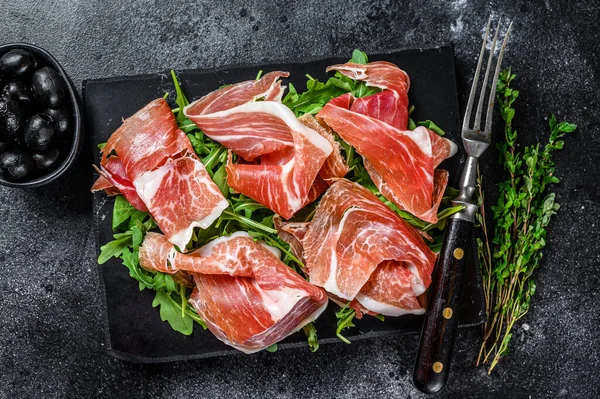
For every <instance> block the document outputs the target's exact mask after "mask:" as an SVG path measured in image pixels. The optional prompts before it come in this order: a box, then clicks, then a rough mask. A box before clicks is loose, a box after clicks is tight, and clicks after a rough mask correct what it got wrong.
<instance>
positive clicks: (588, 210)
mask: <svg viewBox="0 0 600 399" xmlns="http://www.w3.org/2000/svg"><path fill="white" fill-rule="evenodd" d="M110 3H112V5H109V3H107V2H102V1H98V0H93V1H92V0H89V1H82V0H71V1H48V2H43V3H41V2H36V1H32V0H20V1H8V0H2V1H1V2H0V8H1V9H2V12H1V13H0V32H1V36H0V37H1V39H0V40H2V42H16V41H26V42H31V43H34V44H37V45H40V46H42V47H44V48H46V49H48V50H49V51H50V52H51V53H53V54H54V55H55V56H56V58H57V59H58V60H59V61H61V62H62V64H63V66H64V68H65V69H66V70H67V71H68V72H69V73H70V75H71V78H72V79H73V81H74V82H75V84H76V85H77V86H78V87H80V86H81V81H82V80H83V79H86V78H97V77H108V76H115V75H133V74H138V73H149V72H156V71H163V70H165V69H168V68H174V69H182V68H198V67H199V68H210V67H220V66H225V65H228V64H236V63H253V64H260V63H262V62H266V61H281V60H289V61H302V59H303V58H304V57H309V56H310V57H313V56H323V57H327V56H346V55H347V54H349V53H350V51H351V50H352V49H353V48H356V47H358V48H361V49H363V50H365V51H367V52H378V51H385V50H391V49H398V48H419V47H433V46H437V45H442V44H445V43H447V42H450V41H452V42H454V44H455V48H456V63H457V68H458V73H459V76H461V77H462V79H461V81H460V82H459V90H460V93H461V100H462V104H464V103H465V102H466V97H467V93H468V84H469V83H470V77H471V75H472V70H473V67H474V64H475V62H476V57H477V47H478V45H479V42H480V40H481V34H482V27H483V25H484V24H485V19H486V17H487V15H488V14H490V13H491V14H492V15H494V16H500V15H501V16H504V17H507V18H510V19H512V20H514V27H513V28H514V30H513V36H512V39H511V42H510V44H509V46H508V52H507V55H506V59H505V65H506V66H508V65H511V66H512V68H513V71H514V72H515V73H517V75H518V80H517V81H516V84H517V85H518V86H519V88H520V91H521V97H520V98H519V100H518V103H517V112H518V115H517V117H516V120H515V125H516V127H517V128H518V130H519V131H520V132H521V136H522V138H523V141H522V142H523V143H524V144H527V143H531V142H534V141H537V140H543V139H544V138H545V137H546V118H547V116H548V115H549V114H550V112H555V113H557V114H558V115H559V118H562V117H564V118H568V119H569V120H570V121H572V122H575V123H577V124H578V125H579V129H578V131H577V133H576V134H574V135H573V136H572V137H570V138H568V139H567V143H566V147H565V150H564V151H563V152H561V153H560V154H558V155H557V156H556V162H557V163H558V170H557V175H558V176H559V177H560V178H561V179H562V180H563V182H562V183H561V184H559V185H557V186H556V187H554V188H553V190H554V191H555V192H556V194H557V201H558V202H559V203H561V205H562V208H561V210H560V213H559V214H558V216H556V217H555V219H554V221H553V222H552V225H551V226H550V229H549V238H548V247H547V248H546V250H545V251H544V255H545V257H544V260H543V262H542V266H541V268H540V270H539V271H538V272H537V273H536V276H535V279H536V281H537V284H538V292H537V294H536V296H535V298H534V299H533V305H532V308H531V310H530V312H529V314H528V315H526V316H525V317H524V319H523V320H522V322H521V323H519V325H518V326H517V327H516V328H515V333H514V338H513V340H514V345H513V347H512V350H511V353H510V354H509V355H508V356H507V357H506V358H505V359H504V360H503V361H502V363H501V364H500V366H499V367H498V369H497V370H496V371H495V372H494V373H493V374H492V375H491V376H488V375H487V374H486V371H485V370H484V369H483V368H476V367H474V360H475V357H476V354H477V349H478V339H479V333H478V331H477V330H468V331H462V332H461V334H460V336H459V340H458V343H457V348H456V353H455V357H454V364H453V367H452V375H451V377H450V381H449V384H448V387H447V389H446V390H445V391H444V393H443V394H442V395H440V396H445V397H456V398H466V397H474V398H475V397H511V398H521V397H523V398H528V397H535V398H538V397H568V398H576V397H577V398H591V397H598V396H599V395H600V392H599V387H600V379H599V378H598V373H597V370H598V368H599V367H600V359H599V346H598V338H597V330H598V328H599V327H600V319H599V314H600V305H599V298H598V291H599V289H598V284H599V278H598V265H599V264H600V255H599V254H598V242H599V241H600V234H599V233H598V231H599V224H600V211H599V210H598V206H599V205H600V196H599V194H598V192H599V191H598V188H599V187H598V175H599V174H598V172H599V170H598V169H599V167H598V164H599V161H600V159H599V156H598V149H599V148H600V129H599V128H598V122H599V121H598V119H599V118H598V111H599V110H600V104H599V100H598V95H597V93H598V91H599V90H600V85H599V81H598V74H600V69H599V68H598V62H599V61H598V59H599V58H598V57H597V54H596V51H595V48H596V46H597V43H598V42H599V41H600V37H599V35H598V33H597V32H598V29H597V26H596V23H595V18H594V17H593V16H594V15H597V14H598V8H599V2H598V1H588V2H577V1H573V2H562V1H555V2H551V1H549V0H546V1H536V2H529V1H523V0H517V1H491V2H481V1H480V2H468V1H466V0H454V1H441V0H439V1H432V2H428V3H427V4H424V3H422V2H410V1H403V2H395V1H385V2H384V1H375V0H370V1H369V0H367V1H361V2H343V1H330V0H319V1H312V0H309V1H305V2H298V3H294V2H265V1H252V0H245V1H237V0H236V1H227V2H214V4H213V3H211V2H194V4H193V3H192V2H189V4H186V2H182V1H180V2H177V3H175V2H152V4H150V3H149V2H145V1H141V0H135V1H131V2H110ZM168 3H169V4H168ZM195 3H197V4H195ZM590 17H591V18H590ZM496 156H497V154H495V153H494V154H492V153H490V154H489V157H488V158H487V160H486V162H485V165H484V173H485V175H486V176H488V180H489V181H494V179H497V178H499V175H498V173H497V172H495V157H496ZM90 163H91V161H90V155H89V154H87V153H86V154H83V155H82V157H81V159H80V161H79V162H78V164H77V165H76V166H75V167H74V168H73V170H71V171H70V172H69V173H68V174H67V175H66V176H65V177H63V178H62V179H61V180H59V181H58V182H56V183H54V184H52V185H50V186H49V187H44V188H39V189H34V190H26V191H24V190H16V189H8V188H4V187H0V221H1V222H0V264H1V265H2V271H3V272H2V273H1V274H0V398H9V397H10V398H12V397H86V398H87V397H94V396H98V397H174V398H175V397H187V396H189V397H214V398H221V397H227V398H254V397H263V396H264V397H281V398H292V397H304V398H309V397H327V398H329V397H339V398H355V397H365V398H367V397H403V398H406V397H412V398H415V397H421V395H420V394H419V393H418V392H417V391H416V390H415V389H414V388H413V387H412V384H411V373H412V363H413V361H414V356H415V351H416V346H417V344H418V337H417V336H416V335H407V336H402V337H400V338H396V339H384V340H373V341H365V342H359V343H355V344H352V345H349V346H347V345H342V344H340V345H329V346H323V347H322V348H321V349H319V351H318V352H317V353H315V354H311V353H310V352H309V351H308V349H303V350H288V351H280V352H277V353H261V354H257V355H254V356H242V355H239V356H228V357H224V358H215V359H208V360H201V361H190V362H182V363H174V364H164V365H151V366H148V365H146V366H141V365H135V364H129V363H125V362H122V361H118V360H115V359H112V358H110V357H109V356H108V355H107V354H106V352H105V349H104V344H103V342H104V336H103V334H104V330H103V328H104V326H103V324H102V318H101V314H102V309H101V307H100V301H99V296H100V292H99V286H98V280H97V279H98V277H97V274H96V270H95V267H96V265H95V259H94V258H95V251H96V249H95V242H94V232H93V231H92V229H91V224H92V211H91V199H90V195H89V194H88V188H89V186H90V184H91V169H90V166H89V165H90ZM488 186H489V190H488V192H489V193H490V194H489V195H490V196H493V191H494V190H493V185H492V184H488Z"/></svg>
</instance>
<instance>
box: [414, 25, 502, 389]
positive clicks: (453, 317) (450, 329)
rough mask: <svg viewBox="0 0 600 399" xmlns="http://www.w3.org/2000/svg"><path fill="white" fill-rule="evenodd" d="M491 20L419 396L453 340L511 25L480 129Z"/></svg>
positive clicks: (439, 383)
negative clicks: (479, 176) (481, 166)
mask: <svg viewBox="0 0 600 399" xmlns="http://www.w3.org/2000/svg"><path fill="white" fill-rule="evenodd" d="M490 24H491V17H490V19H488V23H487V27H486V30H485V37H484V39H483V44H482V45H481V51H480V52H479V61H478V62H477V69H476V71H475V77H474V78H473V85H472V86H471V92H470V94H469V101H468V102H467V109H466V112H465V117H464V120H463V125H462V142H463V146H464V148H465V152H466V154H467V160H466V163H465V166H464V169H463V172H462V176H461V179H460V186H459V188H460V193H459V195H458V197H456V199H455V200H454V201H453V204H454V205H462V206H463V207H464V208H463V209H462V210H461V211H460V212H458V213H456V214H454V215H452V216H451V217H450V219H449V220H448V222H447V224H446V233H445V235H444V242H443V244H442V249H441V251H440V254H439V257H438V260H437V264H436V267H435V270H434V273H433V276H432V284H431V288H430V296H429V305H428V309H427V314H426V316H425V322H424V323H423V330H422V331H421V343H420V345H419V351H418V354H417V360H416V363H415V369H414V375H413V382H414V384H415V386H416V387H417V388H418V389H419V390H421V391H423V392H425V393H435V392H438V391H440V390H441V389H442V388H443V387H444V385H445V384H446V381H447V380H448V375H449V369H450V362H451V357H452V347H453V344H454V336H455V332H456V327H457V325H458V306H457V305H458V299H459V297H460V292H461V288H462V281H463V277H464V274H465V269H466V264H467V259H468V255H469V250H470V249H471V247H472V239H473V226H474V221H475V213H476V212H477V205H475V204H474V202H473V194H474V193H475V183H476V177H477V176H476V175H477V164H478V162H479V157H480V156H481V155H482V154H483V152H484V151H485V150H486V149H487V148H488V146H489V145H490V142H491V130H492V114H493V109H494V99H495V96H496V84H497V82H498V75H499V73H500V65H501V64H502V57H503V55H504V49H505V47H506V42H507V40H508V35H509V33H510V29H511V27H512V24H511V25H509V27H508V30H507V32H506V35H505V36H504V41H503V43H502V47H501V49H500V53H499V54H498V59H497V61H496V69H495V72H494V77H493V78H492V83H491V86H492V87H491V91H490V93H489V97H488V102H487V113H486V119H485V127H484V128H483V130H482V129H481V115H482V112H483V109H484V106H483V102H484V98H485V94H486V89H487V82H488V78H489V75H490V69H491V66H492V60H493V58H494V50H495V48H496V42H497V39H498V32H499V30H500V21H498V26H497V27H496V33H495V34H494V38H493V40H492V47H491V51H490V54H489V56H488V61H487V68H486V70H485V77H484V80H483V84H482V87H481V92H480V95H479V101H478V103H477V110H476V113H475V120H474V121H473V125H470V122H471V113H472V111H473V104H474V102H475V97H476V91H477V87H478V83H479V75H480V72H481V67H482V64H483V60H484V54H485V50H486V43H487V40H488V37H489V34H490Z"/></svg>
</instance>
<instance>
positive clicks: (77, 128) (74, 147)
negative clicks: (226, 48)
mask: <svg viewBox="0 0 600 399" xmlns="http://www.w3.org/2000/svg"><path fill="white" fill-rule="evenodd" d="M13 49H23V50H28V51H31V52H33V53H34V55H35V56H42V58H44V61H46V63H47V64H50V65H49V66H52V67H53V68H54V69H56V70H57V71H58V73H59V74H60V75H61V77H62V78H63V79H64V81H65V82H66V84H67V90H68V93H69V97H70V99H71V105H72V108H73V116H74V122H75V123H74V130H73V143H72V144H71V150H70V151H69V154H68V155H67V157H66V158H65V160H64V161H63V162H62V164H61V165H60V166H59V167H58V168H56V169H55V170H53V171H52V172H50V173H49V174H47V175H43V176H40V177H36V178H35V179H32V180H27V181H20V182H12V181H8V180H6V179H4V178H3V177H2V176H0V184H2V185H4V186H8V187H40V186H43V185H45V184H48V183H50V182H52V181H54V180H56V179H57V178H58V177H60V176H61V175H62V174H63V173H64V172H66V171H67V170H68V169H69V168H70V167H71V165H73V163H74V162H75V161H76V160H77V157H78V156H79V153H80V152H81V148H82V146H83V134H82V130H83V118H82V113H81V112H82V111H81V103H80V101H79V97H78V95H77V91H76V90H75V86H74V85H73V82H71V79H70V78H69V75H67V73H66V72H65V70H64V69H63V67H62V65H61V64H60V62H58V60H57V59H56V58H54V56H53V55H52V54H50V52H48V51H47V50H45V49H43V48H41V47H38V46H36V45H34V44H30V43H7V44H0V53H4V52H7V51H10V50H13Z"/></svg>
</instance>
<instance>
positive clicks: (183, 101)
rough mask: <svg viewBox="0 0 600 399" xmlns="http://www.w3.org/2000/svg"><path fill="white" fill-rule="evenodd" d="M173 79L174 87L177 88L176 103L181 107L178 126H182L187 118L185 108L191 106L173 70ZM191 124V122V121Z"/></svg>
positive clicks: (178, 114) (177, 116)
mask: <svg viewBox="0 0 600 399" xmlns="http://www.w3.org/2000/svg"><path fill="white" fill-rule="evenodd" d="M171 78H172V79H173V85H174V86H175V93H177V97H176V98H175V103H176V104H177V105H178V106H179V112H177V115H176V119H177V124H181V123H182V122H184V121H185V120H186V119H187V118H186V116H185V114H184V113H183V108H185V107H186V106H187V105H189V103H190V102H189V101H188V99H187V97H186V96H185V94H183V91H182V90H181V86H180V85H179V81H178V80H177V75H175V71H173V70H171ZM188 120H189V119H188ZM190 122H191V121H190Z"/></svg>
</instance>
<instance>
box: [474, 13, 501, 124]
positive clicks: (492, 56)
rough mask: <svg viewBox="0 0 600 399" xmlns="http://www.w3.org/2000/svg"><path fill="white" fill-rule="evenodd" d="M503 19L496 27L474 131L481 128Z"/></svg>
mask: <svg viewBox="0 0 600 399" xmlns="http://www.w3.org/2000/svg"><path fill="white" fill-rule="evenodd" d="M501 21H502V18H499V19H498V25H497V26H496V33H494V39H493V40H492V48H491V50H490V55H489V56H488V62H487V67H486V68H485V77H484V78H483V83H482V84H481V93H480V94H479V101H478V102H477V111H476V113H475V120H474V121H473V130H476V131H478V130H479V128H480V127H481V112H482V110H483V99H484V97H485V91H486V89H487V82H488V78H489V77H490V69H492V59H493V58H494V52H495V50H496V42H497V41H498V32H499V31H500V22H501Z"/></svg>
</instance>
